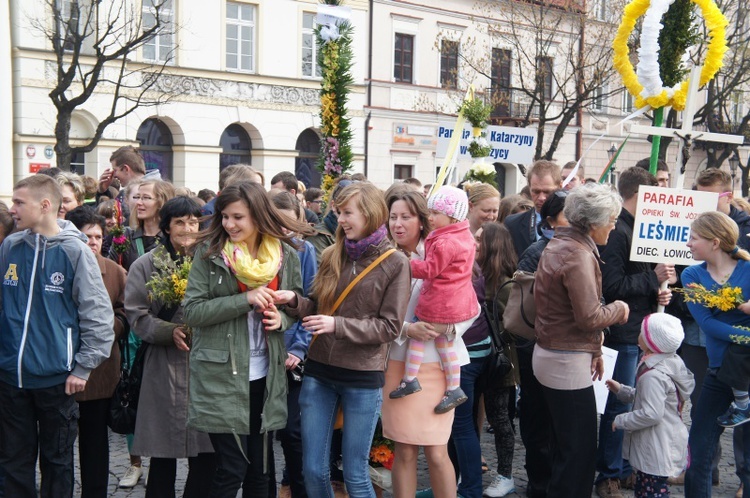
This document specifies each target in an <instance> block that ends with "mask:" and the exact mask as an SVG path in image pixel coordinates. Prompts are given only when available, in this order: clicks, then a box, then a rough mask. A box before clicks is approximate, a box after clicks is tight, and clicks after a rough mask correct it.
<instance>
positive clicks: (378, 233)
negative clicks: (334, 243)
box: [344, 225, 388, 261]
mask: <svg viewBox="0 0 750 498" xmlns="http://www.w3.org/2000/svg"><path fill="white" fill-rule="evenodd" d="M387 234H388V231H387V230H386V229H385V225H380V228H378V229H377V230H375V231H374V232H372V233H371V234H370V235H368V236H367V237H365V238H364V239H362V240H349V239H346V240H345V241H344V248H345V249H346V254H347V255H348V256H349V259H351V260H352V261H357V260H358V259H359V258H360V257H362V255H363V254H364V253H365V251H366V250H367V248H368V247H370V246H376V245H378V244H380V243H381V242H383V239H385V237H386V235H387Z"/></svg>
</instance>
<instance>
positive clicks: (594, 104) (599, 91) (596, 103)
mask: <svg viewBox="0 0 750 498" xmlns="http://www.w3.org/2000/svg"><path fill="white" fill-rule="evenodd" d="M606 94H607V89H606V88H605V87H604V86H599V87H597V88H596V89H594V98H593V99H592V101H591V109H592V110H594V111H599V112H600V111H603V110H604V109H605V108H606V107H607V97H606Z"/></svg>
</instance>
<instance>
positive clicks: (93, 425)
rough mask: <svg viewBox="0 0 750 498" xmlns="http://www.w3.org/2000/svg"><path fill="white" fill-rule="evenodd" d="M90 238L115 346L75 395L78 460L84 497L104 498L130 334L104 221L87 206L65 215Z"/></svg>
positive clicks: (118, 271)
mask: <svg viewBox="0 0 750 498" xmlns="http://www.w3.org/2000/svg"><path fill="white" fill-rule="evenodd" d="M65 217H66V218H67V219H68V220H69V221H71V222H72V223H73V224H74V225H75V226H76V228H78V229H79V230H80V231H81V232H83V234H84V235H86V237H88V239H89V240H88V246H89V247H90V248H91V250H92V251H94V254H95V255H96V261H97V262H98V263H99V269H100V270H101V272H102V280H104V287H106V289H107V294H109V299H110V301H111V302H112V310H113V312H114V315H115V320H114V330H113V334H114V336H115V340H114V343H113V344H112V352H111V353H110V355H109V358H108V359H106V360H104V361H103V362H102V363H101V364H100V365H99V366H98V367H96V368H95V369H94V370H93V371H92V372H91V376H90V377H89V380H88V382H86V389H84V391H83V392H82V393H79V394H76V401H78V406H79V408H80V412H81V418H80V419H79V420H78V432H79V436H78V458H79V460H80V463H81V498H104V497H106V496H107V491H108V487H109V434H108V433H107V415H108V414H109V404H110V398H111V397H112V394H113V393H114V391H115V386H117V381H118V380H119V378H120V347H119V345H118V340H119V339H120V337H122V336H123V335H125V334H126V333H127V331H128V321H127V319H126V318H125V309H124V304H123V300H124V295H125V294H124V293H125V275H126V273H125V270H123V269H122V268H121V267H120V266H119V265H118V264H117V263H115V262H114V261H111V260H109V259H105V258H104V257H102V255H101V249H102V240H103V236H104V233H105V223H106V222H105V219H104V217H102V216H100V215H98V214H96V212H95V211H94V210H92V209H90V208H87V207H78V208H75V209H73V210H72V211H69V212H68V213H67V214H66V216H65Z"/></svg>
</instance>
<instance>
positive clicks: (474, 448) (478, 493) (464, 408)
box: [451, 356, 487, 498]
mask: <svg viewBox="0 0 750 498" xmlns="http://www.w3.org/2000/svg"><path fill="white" fill-rule="evenodd" d="M486 361H487V357H486V356H485V357H482V358H472V359H471V363H468V364H466V365H464V366H462V367H461V389H462V390H463V392H464V393H466V396H467V397H468V398H469V400H468V401H467V402H466V403H463V404H461V405H459V406H458V407H457V408H456V414H455V417H454V418H453V430H452V432H451V441H452V443H453V448H454V449H455V456H456V459H457V461H458V465H456V468H457V469H458V472H459V473H460V474H461V484H459V485H458V494H459V495H461V496H462V497H463V498H482V450H481V448H480V447H479V434H478V433H477V428H476V422H475V420H476V417H475V416H474V401H475V399H476V398H475V393H474V386H475V384H476V381H477V377H479V374H480V373H482V370H483V369H484V364H485V362H486Z"/></svg>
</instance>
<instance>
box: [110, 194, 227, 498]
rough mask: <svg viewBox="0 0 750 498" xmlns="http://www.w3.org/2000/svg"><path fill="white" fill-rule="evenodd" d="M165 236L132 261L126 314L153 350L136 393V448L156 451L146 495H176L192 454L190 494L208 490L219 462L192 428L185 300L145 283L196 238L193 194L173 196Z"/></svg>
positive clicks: (164, 212)
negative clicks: (161, 295) (174, 300)
mask: <svg viewBox="0 0 750 498" xmlns="http://www.w3.org/2000/svg"><path fill="white" fill-rule="evenodd" d="M159 216H160V222H159V228H160V231H161V233H163V234H164V237H163V238H162V239H161V243H160V244H159V245H157V247H156V248H155V249H154V250H153V251H151V252H149V253H147V254H145V255H144V256H142V257H140V258H138V259H137V260H136V261H135V262H134V263H133V264H132V266H131V267H130V271H129V273H128V283H127V285H126V287H125V312H126V313H127V316H128V321H129V322H130V324H131V326H132V327H133V330H134V331H135V333H136V334H137V335H138V337H140V338H141V339H142V340H143V342H144V343H148V344H149V346H148V350H147V351H146V353H145V356H144V360H143V361H144V363H143V380H142V381H141V392H140V397H139V398H138V417H137V418H136V422H135V438H134V440H133V453H134V454H137V455H143V456H150V457H151V463H150V470H149V477H148V484H147V486H146V498H174V496H175V478H176V471H177V458H188V465H189V468H190V470H189V472H188V478H187V482H186V484H185V492H184V494H183V497H185V498H204V497H205V496H208V495H209V490H210V486H211V480H212V479H213V474H214V469H215V461H214V454H213V446H211V441H210V440H209V437H208V434H205V433H202V432H198V431H196V430H193V429H190V428H188V427H187V415H188V376H189V351H190V349H189V347H188V346H187V344H186V342H185V338H186V336H185V328H186V327H185V325H184V321H183V310H182V305H180V306H177V307H176V308H174V307H170V306H167V305H166V304H165V303H162V302H161V301H160V300H158V299H151V298H150V297H149V293H148V289H147V288H146V283H147V282H148V281H149V280H150V279H151V276H152V274H153V273H155V272H157V271H158V269H159V268H158V267H159V265H160V264H161V263H160V261H163V260H164V259H165V258H172V259H173V260H177V261H179V260H181V259H182V258H183V257H185V255H186V253H187V251H188V250H189V248H190V247H191V246H192V245H193V243H194V242H195V236H196V235H197V231H198V219H199V218H200V216H201V213H200V206H198V204H197V203H196V202H195V201H193V200H192V199H189V198H187V197H175V198H173V199H170V200H169V201H167V203H166V204H164V207H162V208H161V211H160V212H159Z"/></svg>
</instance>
